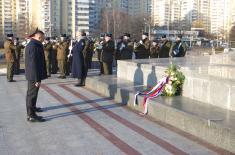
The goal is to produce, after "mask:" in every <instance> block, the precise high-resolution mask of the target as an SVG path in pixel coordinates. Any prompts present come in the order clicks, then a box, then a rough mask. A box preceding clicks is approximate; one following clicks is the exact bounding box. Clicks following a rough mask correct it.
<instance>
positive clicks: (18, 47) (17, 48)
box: [14, 38, 24, 75]
mask: <svg viewBox="0 0 235 155" xmlns="http://www.w3.org/2000/svg"><path fill="white" fill-rule="evenodd" d="M14 45H15V55H16V62H15V74H16V75H18V74H20V57H21V55H22V52H21V50H22V49H23V48H24V46H23V45H21V44H20V42H19V38H15V40H14Z"/></svg>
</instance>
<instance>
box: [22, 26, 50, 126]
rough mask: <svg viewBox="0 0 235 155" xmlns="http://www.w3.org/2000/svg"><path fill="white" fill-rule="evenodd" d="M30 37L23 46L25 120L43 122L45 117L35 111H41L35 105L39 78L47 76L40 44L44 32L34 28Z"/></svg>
mask: <svg viewBox="0 0 235 155" xmlns="http://www.w3.org/2000/svg"><path fill="white" fill-rule="evenodd" d="M30 37H31V40H30V42H29V43H28V45H27V46H26V48H25V75H26V79H27V80H28V90H27V96H26V108H27V120H28V121H30V122H43V121H45V119H43V118H42V117H41V116H38V115H37V114H36V112H41V111H42V109H41V108H37V107H36V102H37V97H38V91H39V88H40V84H41V80H44V79H46V78H47V72H46V62H45V56H44V50H43V45H42V42H43V41H44V33H43V32H42V31H39V30H36V31H35V32H34V33H33V34H32V35H31V36H30Z"/></svg>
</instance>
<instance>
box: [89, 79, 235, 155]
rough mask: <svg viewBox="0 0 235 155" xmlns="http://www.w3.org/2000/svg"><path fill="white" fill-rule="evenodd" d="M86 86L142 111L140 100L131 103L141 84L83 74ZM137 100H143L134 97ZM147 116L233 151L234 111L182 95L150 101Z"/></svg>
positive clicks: (234, 140)
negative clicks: (136, 104)
mask: <svg viewBox="0 0 235 155" xmlns="http://www.w3.org/2000/svg"><path fill="white" fill-rule="evenodd" d="M86 87H88V88H90V89H92V90H96V91H97V92H98V93H101V94H103V95H105V96H108V97H112V98H114V100H115V101H116V102H118V103H123V104H127V106H129V107H131V108H133V109H135V110H138V111H143V107H142V104H139V105H138V106H135V107H134V106H133V102H134V94H135V92H136V91H138V90H143V89H144V87H143V86H142V85H136V84H133V83H132V82H130V81H127V80H124V79H120V78H117V77H116V76H102V77H100V76H99V77H89V78H87V84H86ZM138 101H139V103H142V102H143V98H142V97H138ZM148 114H149V115H150V116H151V117H153V118H154V119H156V120H160V121H162V122H165V123H167V124H170V125H173V126H175V127H177V128H179V129H181V130H183V131H186V132H188V133H190V134H192V135H194V136H197V137H199V138H201V139H204V140H205V141H207V142H209V143H212V144H214V145H216V146H218V147H221V148H224V149H226V150H229V151H231V152H234V153H235V112H233V111H229V110H224V109H222V108H218V107H216V106H213V105H209V104H204V103H202V102H198V101H196V100H192V99H189V98H186V97H172V98H167V97H160V98H158V99H154V100H151V101H150V105H149V113H148Z"/></svg>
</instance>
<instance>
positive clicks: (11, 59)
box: [4, 34, 16, 82]
mask: <svg viewBox="0 0 235 155" xmlns="http://www.w3.org/2000/svg"><path fill="white" fill-rule="evenodd" d="M4 51H5V58H6V62H7V80H8V82H14V80H13V75H14V65H15V62H16V55H15V46H14V43H13V34H8V35H7V39H6V41H5V42H4Z"/></svg>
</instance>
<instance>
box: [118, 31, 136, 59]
mask: <svg viewBox="0 0 235 155" xmlns="http://www.w3.org/2000/svg"><path fill="white" fill-rule="evenodd" d="M130 37H131V35H130V34H129V33H125V34H124V35H123V43H122V45H121V48H120V59H121V60H126V59H132V54H133V49H134V43H133V42H131V40H130Z"/></svg>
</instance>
